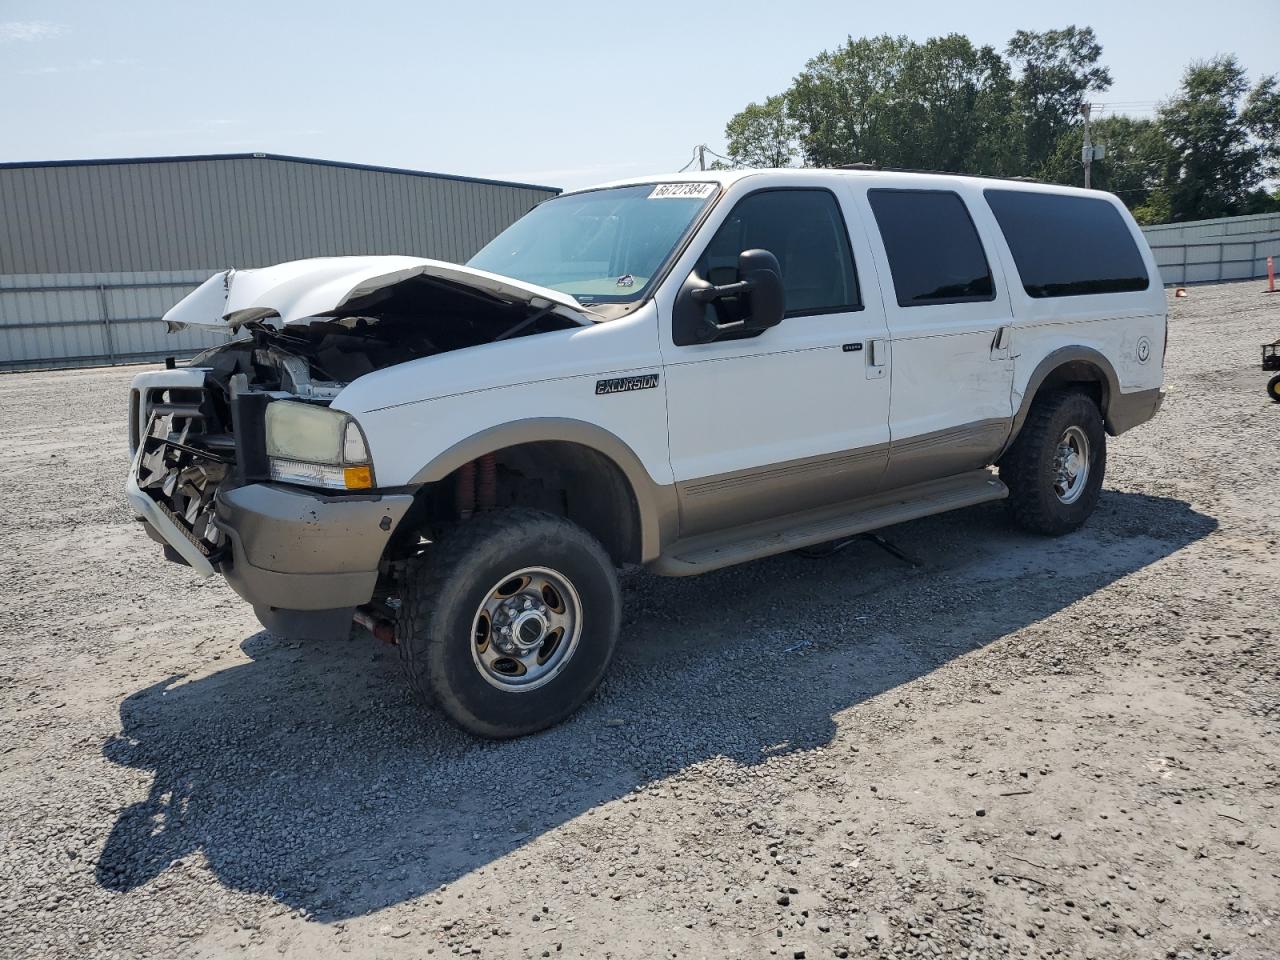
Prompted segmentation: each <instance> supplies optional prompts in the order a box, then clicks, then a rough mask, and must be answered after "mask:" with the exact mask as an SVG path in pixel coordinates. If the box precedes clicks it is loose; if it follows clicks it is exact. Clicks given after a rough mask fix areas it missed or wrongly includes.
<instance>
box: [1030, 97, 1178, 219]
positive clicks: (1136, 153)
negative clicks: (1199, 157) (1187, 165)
mask: <svg viewBox="0 0 1280 960" xmlns="http://www.w3.org/2000/svg"><path fill="white" fill-rule="evenodd" d="M1091 139H1092V140H1093V142H1094V144H1101V145H1102V146H1104V147H1105V148H1106V156H1105V157H1104V158H1103V159H1102V160H1098V161H1095V162H1094V164H1093V175H1092V183H1091V186H1092V187H1093V188H1094V189H1096V190H1106V191H1109V192H1110V193H1114V194H1116V195H1117V196H1119V197H1120V198H1121V199H1122V200H1124V202H1125V203H1126V204H1128V205H1129V206H1130V207H1131V208H1133V207H1138V206H1141V205H1142V204H1144V203H1146V202H1147V200H1148V199H1149V198H1150V196H1151V193H1152V191H1154V190H1156V189H1157V188H1159V186H1160V185H1161V184H1162V183H1163V177H1164V173H1165V168H1166V165H1167V163H1168V158H1169V142H1168V140H1166V139H1165V136H1164V132H1163V131H1162V130H1161V129H1160V126H1159V124H1157V123H1156V122H1155V121H1154V120H1144V119H1138V118H1135V117H1124V116H1114V117H1105V118H1103V119H1102V120H1098V121H1096V122H1095V123H1094V124H1093V126H1092V135H1091ZM1083 146H1084V129H1083V127H1082V126H1080V125H1079V124H1077V125H1075V126H1072V127H1069V128H1068V129H1067V130H1066V131H1064V132H1063V134H1062V136H1061V137H1059V138H1058V142H1057V143H1056V144H1055V145H1054V149H1053V153H1052V154H1051V155H1050V156H1049V157H1048V158H1046V160H1045V162H1044V163H1043V164H1042V165H1041V168H1040V173H1041V176H1042V178H1043V179H1045V180H1048V181H1050V182H1053V183H1063V184H1067V185H1069V186H1076V187H1082V186H1084V167H1083V165H1082V164H1081V162H1080V150H1081V147H1083Z"/></svg>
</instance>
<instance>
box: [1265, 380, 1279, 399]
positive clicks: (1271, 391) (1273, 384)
mask: <svg viewBox="0 0 1280 960" xmlns="http://www.w3.org/2000/svg"><path fill="white" fill-rule="evenodd" d="M1267 396H1268V397H1270V398H1271V399H1272V400H1274V401H1275V402H1276V403H1280V373H1277V374H1276V375H1275V376H1274V377H1272V378H1271V379H1270V380H1268V381H1267Z"/></svg>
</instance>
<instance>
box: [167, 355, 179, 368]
mask: <svg viewBox="0 0 1280 960" xmlns="http://www.w3.org/2000/svg"><path fill="white" fill-rule="evenodd" d="M177 365H178V360H177V358H176V357H165V358H164V368H165V369H166V370H172V369H174V368H175V367H177Z"/></svg>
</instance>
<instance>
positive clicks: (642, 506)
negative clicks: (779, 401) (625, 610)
mask: <svg viewBox="0 0 1280 960" xmlns="http://www.w3.org/2000/svg"><path fill="white" fill-rule="evenodd" d="M488 454H494V455H496V456H497V457H498V460H499V462H500V463H503V462H510V461H513V460H518V461H520V462H521V463H524V464H533V465H534V469H536V465H537V464H539V463H542V464H548V463H555V464H557V465H559V466H560V467H563V468H567V471H568V473H569V474H570V475H571V476H573V477H574V478H575V479H574V481H573V484H574V487H573V490H574V492H577V493H578V494H580V496H579V497H578V498H577V499H578V500H579V503H580V504H585V505H584V506H579V507H578V508H576V509H574V510H573V511H571V512H570V514H569V518H570V519H572V520H575V521H576V522H578V523H579V524H580V525H581V526H583V527H584V528H586V529H587V530H588V531H589V532H590V533H592V534H593V535H594V536H595V537H596V538H597V539H598V540H600V541H601V543H603V544H604V546H605V548H606V549H607V550H608V551H609V553H610V555H611V556H613V558H614V560H615V561H616V562H624V561H626V562H634V563H647V562H648V561H650V560H653V559H655V558H656V557H657V556H658V555H659V554H660V553H661V552H662V547H663V544H665V543H667V542H670V541H671V540H672V539H674V536H675V531H676V526H677V506H676V496H675V488H674V487H672V486H670V485H663V484H659V483H657V482H655V481H654V480H653V478H652V476H651V475H650V474H649V471H648V470H647V469H646V468H645V466H644V464H643V462H642V461H641V460H640V458H639V456H638V455H637V454H636V453H635V451H634V450H632V449H631V447H630V446H629V445H628V444H627V443H626V442H625V441H624V440H622V439H621V438H620V437H618V436H617V435H616V434H614V433H612V432H610V431H608V430H606V429H604V428H603V427H600V426H598V425H596V424H593V423H589V422H587V421H584V420H574V419H571V418H562V417H534V418H529V419H525V420H516V421H511V422H508V423H503V424H499V425H497V426H493V427H489V428H487V429H485V430H481V431H480V432H478V433H476V434H473V435H472V436H470V437H467V438H466V439H464V440H461V441H459V442H458V443H455V444H454V445H453V446H451V447H449V448H448V449H446V450H444V451H443V452H441V453H440V454H438V455H437V456H435V457H434V458H432V460H431V461H430V462H428V463H427V464H426V465H425V466H423V467H422V469H421V470H419V471H418V472H417V473H416V474H415V475H414V476H413V478H412V479H411V480H410V485H411V486H415V487H425V486H426V485H429V484H435V483H439V482H440V481H442V480H445V479H447V478H449V477H450V476H452V475H453V474H454V473H455V471H457V470H458V469H459V468H460V467H462V466H463V465H464V464H467V463H470V462H472V461H475V460H477V459H478V458H480V457H483V456H485V455H488ZM592 479H598V480H599V481H600V483H599V485H598V486H584V484H590V482H591V480H592ZM624 511H625V515H626V516H627V519H628V523H627V524H626V525H619V524H618V523H617V519H618V515H619V513H622V512H624Z"/></svg>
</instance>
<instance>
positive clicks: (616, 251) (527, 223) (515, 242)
mask: <svg viewBox="0 0 1280 960" xmlns="http://www.w3.org/2000/svg"><path fill="white" fill-rule="evenodd" d="M718 191H719V187H718V186H717V185H716V184H714V183H658V184H654V183H646V184H640V185H638V186H632V187H611V188H609V189H605V190H589V191H586V192H584V193H571V194H567V195H565V196H562V197H556V198H554V199H552V200H547V201H545V202H544V203H540V204H539V205H538V206H536V207H534V208H533V209H532V210H530V211H529V212H528V213H527V214H525V216H523V217H521V218H520V219H519V220H517V221H516V222H515V223H513V224H512V225H511V226H509V227H508V228H507V229H506V230H504V231H502V233H500V234H498V236H497V237H495V238H494V239H493V240H492V241H490V242H489V243H488V244H487V245H486V246H485V247H484V249H482V250H481V251H480V252H479V253H477V254H476V255H475V256H474V257H472V258H471V259H470V260H468V261H467V266H469V267H475V268H476V269H478V270H487V271H489V272H490V273H497V274H501V275H502V276H505V277H511V278H513V279H515V280H523V281H525V282H526V283H533V284H537V285H538V286H541V287H548V288H550V289H552V290H559V291H560V292H561V293H567V294H569V295H571V296H573V297H575V298H576V299H577V300H578V301H579V302H580V303H582V304H584V305H586V304H593V303H630V302H633V301H636V300H639V299H640V298H641V297H643V296H644V295H645V294H646V293H647V292H648V290H649V287H650V285H651V284H652V282H653V280H654V279H655V278H656V277H657V275H658V274H659V273H660V272H661V271H662V268H663V266H664V265H665V264H666V262H667V261H668V260H669V259H670V258H671V256H672V254H673V253H674V252H675V251H676V249H677V248H678V246H679V244H680V241H681V239H682V238H683V237H684V236H685V235H686V234H687V233H688V232H689V231H690V229H691V228H692V227H693V225H694V224H695V223H696V222H697V219H698V217H699V215H700V214H701V213H702V211H703V210H704V209H706V207H707V205H708V204H710V203H711V202H712V200H714V198H715V195H716V193H717V192H718Z"/></svg>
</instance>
